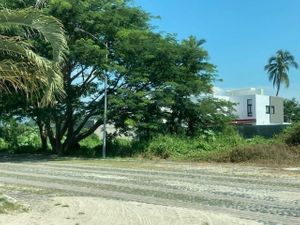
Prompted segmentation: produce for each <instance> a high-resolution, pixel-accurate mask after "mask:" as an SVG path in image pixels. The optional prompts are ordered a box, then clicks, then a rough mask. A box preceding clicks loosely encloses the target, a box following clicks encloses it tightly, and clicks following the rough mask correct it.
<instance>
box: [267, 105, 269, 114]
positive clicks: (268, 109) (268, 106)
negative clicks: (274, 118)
mask: <svg viewBox="0 0 300 225" xmlns="http://www.w3.org/2000/svg"><path fill="white" fill-rule="evenodd" d="M266 114H270V106H269V105H267V106H266Z"/></svg>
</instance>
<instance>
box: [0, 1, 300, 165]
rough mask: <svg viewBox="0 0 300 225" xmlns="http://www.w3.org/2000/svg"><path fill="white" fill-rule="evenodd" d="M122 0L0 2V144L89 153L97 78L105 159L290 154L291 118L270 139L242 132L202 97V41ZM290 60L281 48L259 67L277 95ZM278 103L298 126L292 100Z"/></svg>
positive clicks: (207, 89) (95, 143)
mask: <svg viewBox="0 0 300 225" xmlns="http://www.w3.org/2000/svg"><path fill="white" fill-rule="evenodd" d="M131 3H132V2H131V1H130V0H126V1H120V0H111V1H102V0H59V1H57V0H55V1H54V0H50V1H36V0H26V1H11V0H0V5H4V6H5V7H7V8H6V9H3V10H0V33H1V35H0V42H1V43H0V45H1V46H2V47H0V90H1V91H2V92H1V95H0V111H1V114H0V150H1V151H6V152H9V153H52V154H59V155H64V156H65V155H67V156H83V157H98V156H99V153H100V149H101V141H99V138H98V137H97V136H96V135H95V134H94V132H95V131H96V130H97V129H98V128H99V127H100V125H101V124H102V123H103V107H102V106H103V103H104V93H105V90H104V86H105V85H104V81H103V80H104V79H103V77H104V76H105V77H107V79H108V87H107V92H108V96H109V98H108V100H109V101H108V115H107V118H108V123H109V124H113V125H114V126H115V128H116V132H115V133H114V134H110V135H109V138H108V143H107V149H108V151H107V155H108V156H109V157H145V158H159V159H171V160H193V161H199V160H205V161H220V162H245V161H248V162H252V161H253V162H254V161H260V160H262V161H263V160H267V161H273V162H276V163H282V162H288V160H290V159H291V158H293V159H295V160H291V161H290V162H291V163H293V162H294V161H296V160H298V158H299V156H298V155H299V151H298V150H297V149H298V145H299V144H300V140H299V136H300V128H299V125H297V124H296V125H295V126H293V127H290V128H288V129H287V130H286V131H284V132H283V134H281V135H279V136H278V137H274V138H272V139H264V138H261V137H255V138H251V139H245V138H243V137H241V136H240V135H239V134H238V132H237V131H236V130H235V129H234V128H233V127H231V126H230V125H229V124H230V121H232V119H233V118H234V116H233V112H234V110H233V104H232V103H230V102H227V101H222V100H218V99H215V98H213V97H212V96H211V93H212V88H213V85H214V82H215V81H216V80H217V74H216V72H217V68H216V66H215V65H214V64H212V63H211V62H210V61H209V53H208V52H207V51H206V50H205V48H204V44H205V41H204V40H199V39H197V38H196V37H193V36H191V37H188V38H186V39H184V40H181V41H179V40H178V39H177V38H176V36H175V35H172V34H162V33H157V32H155V31H154V30H153V28H152V27H151V25H150V21H151V19H152V16H151V15H149V14H148V13H147V12H145V11H144V10H143V9H141V8H138V7H134V6H133V4H131ZM65 33H66V34H67V38H66V37H65ZM68 49H70V51H69V52H68ZM67 52H68V54H67ZM290 67H295V68H297V67H298V64H297V63H296V62H295V60H294V57H293V56H292V55H291V54H290V53H289V52H286V51H282V50H280V51H278V52H277V54H276V56H274V57H271V58H270V60H269V63H268V65H266V67H265V69H266V71H267V72H268V73H269V79H270V81H272V82H273V85H274V87H276V88H277V94H278V93H279V90H280V87H281V85H282V84H285V85H286V86H288V84H289V77H288V71H289V68H290ZM7 71H8V72H7ZM12 93H14V94H12ZM49 102H51V103H52V104H48V103H49ZM43 103H47V104H43ZM285 105H286V106H287V107H286V115H287V119H288V120H289V121H293V122H296V121H298V119H299V118H298V117H299V115H298V114H299V112H298V111H299V104H298V103H297V102H296V101H295V100H292V101H286V102H285ZM130 136H134V138H133V139H132V140H131V139H126V138H124V139H121V138H118V137H130Z"/></svg>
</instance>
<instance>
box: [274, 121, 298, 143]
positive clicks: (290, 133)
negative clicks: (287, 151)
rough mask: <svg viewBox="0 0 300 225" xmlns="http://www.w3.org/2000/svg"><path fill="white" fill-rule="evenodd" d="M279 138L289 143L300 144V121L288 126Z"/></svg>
mask: <svg viewBox="0 0 300 225" xmlns="http://www.w3.org/2000/svg"><path fill="white" fill-rule="evenodd" d="M278 138H279V139H281V140H282V141H283V142H284V143H286V144H288V145H294V146H295V145H300V123H296V124H294V125H292V126H290V127H288V128H286V129H285V130H284V131H283V133H282V134H281V135H279V136H278Z"/></svg>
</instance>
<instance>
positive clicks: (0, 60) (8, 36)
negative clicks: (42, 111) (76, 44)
mask: <svg viewBox="0 0 300 225" xmlns="http://www.w3.org/2000/svg"><path fill="white" fill-rule="evenodd" d="M35 38H39V39H43V40H46V41H47V43H49V45H50V47H51V50H52V52H51V57H50V58H46V57H43V56H42V55H40V54H39V53H37V52H36V51H35V49H34V47H33V45H32V40H33V39H35ZM66 52H67V41H66V39H65V35H64V30H63V25H62V24H61V23H60V22H59V21H58V20H57V19H56V18H54V17H52V16H47V15H44V14H43V13H41V12H40V11H39V10H37V9H33V8H26V9H20V10H9V9H2V10H0V90H1V91H2V93H3V92H12V91H21V92H24V93H26V95H27V96H29V97H31V98H35V99H39V100H40V101H42V102H43V103H49V102H50V101H53V99H54V97H55V94H57V93H60V94H61V93H63V79H62V73H61V71H60V70H61V65H62V63H63V61H64V58H65V54H66Z"/></svg>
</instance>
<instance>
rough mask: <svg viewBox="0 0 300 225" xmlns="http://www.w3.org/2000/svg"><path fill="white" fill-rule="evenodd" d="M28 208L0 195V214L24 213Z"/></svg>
mask: <svg viewBox="0 0 300 225" xmlns="http://www.w3.org/2000/svg"><path fill="white" fill-rule="evenodd" d="M25 211H28V208H27V207H25V206H23V205H21V204H19V203H18V202H17V201H16V200H15V199H12V198H10V197H8V196H6V195H3V194H1V193H0V214H5V213H12V212H25Z"/></svg>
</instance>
